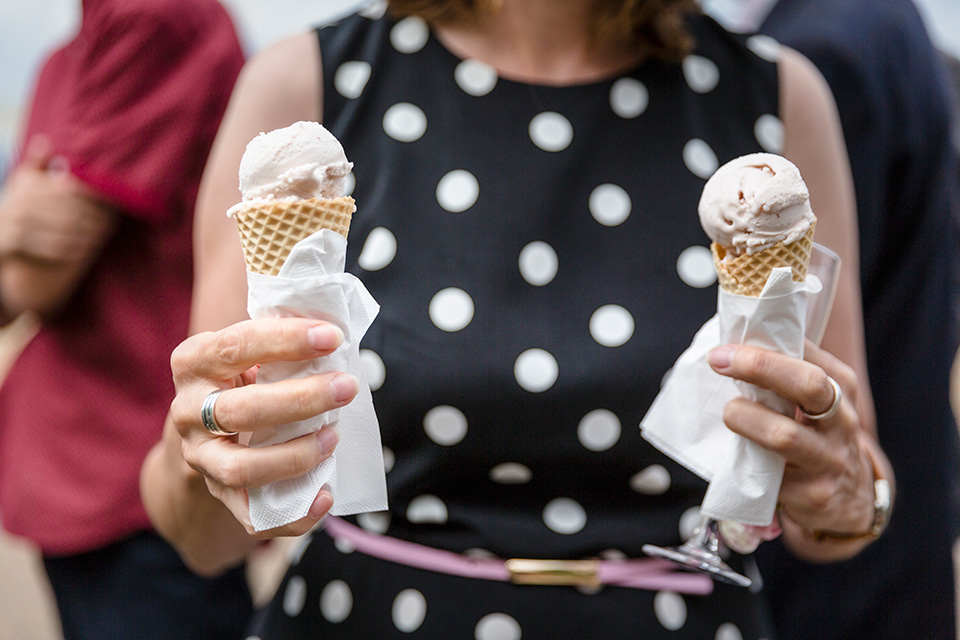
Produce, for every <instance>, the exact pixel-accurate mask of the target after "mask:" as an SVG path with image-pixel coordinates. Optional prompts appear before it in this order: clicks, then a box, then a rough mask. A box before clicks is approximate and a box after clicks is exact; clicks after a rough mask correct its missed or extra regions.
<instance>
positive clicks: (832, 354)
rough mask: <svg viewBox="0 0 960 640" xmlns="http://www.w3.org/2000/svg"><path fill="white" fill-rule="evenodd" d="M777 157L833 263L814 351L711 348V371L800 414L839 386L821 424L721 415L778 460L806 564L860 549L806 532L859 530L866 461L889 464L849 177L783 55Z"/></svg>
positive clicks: (808, 74) (864, 522) (796, 543)
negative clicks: (834, 409)
mask: <svg viewBox="0 0 960 640" xmlns="http://www.w3.org/2000/svg"><path fill="white" fill-rule="evenodd" d="M779 69H780V78H781V82H780V103H781V119H782V120H783V123H784V129H785V139H784V150H783V154H784V155H785V156H786V157H787V158H789V159H790V160H791V161H793V162H794V163H795V164H796V165H797V166H798V167H799V168H800V172H801V174H802V175H803V177H804V180H805V182H806V183H807V186H808V187H809V188H810V200H811V204H812V205H813V209H814V212H815V213H816V215H817V231H816V240H817V241H818V242H820V243H822V244H824V245H826V246H828V247H830V248H831V249H833V250H834V251H836V252H837V253H838V254H839V255H840V257H841V259H842V260H843V268H842V270H841V274H840V281H839V286H838V290H837V295H836V302H835V304H834V308H833V313H832V315H831V318H830V321H829V324H828V326H827V332H826V334H825V335H824V339H823V350H821V349H818V348H816V347H815V346H812V345H808V349H807V351H808V353H807V355H806V357H805V359H806V360H807V362H801V361H798V360H795V359H786V358H784V357H782V356H777V355H775V354H773V355H771V354H770V353H769V352H766V353H764V352H762V351H760V350H756V349H752V348H734V349H732V350H730V351H726V350H723V351H720V352H719V353H718V354H716V355H715V356H714V357H713V359H712V360H711V364H713V365H714V368H715V369H716V370H717V371H719V372H720V373H723V374H724V375H729V376H732V377H735V378H739V379H742V380H746V381H748V382H753V383H756V384H759V385H760V386H764V387H767V388H772V389H775V390H777V391H779V392H780V393H781V395H784V396H785V397H788V398H790V399H792V400H794V401H795V402H796V403H797V404H798V406H800V407H804V408H806V410H807V411H808V412H810V413H817V412H820V411H822V410H824V409H826V407H828V406H830V404H831V402H832V399H833V397H834V392H833V387H832V386H831V385H830V384H829V381H828V380H827V377H826V376H827V375H829V376H830V377H832V378H834V379H835V380H836V381H837V382H839V383H840V386H841V387H842V390H843V398H844V400H843V402H842V404H841V410H840V411H839V412H838V414H837V415H836V416H834V417H831V418H829V419H824V420H819V421H815V420H808V419H805V418H802V417H800V416H799V415H798V416H797V417H796V420H793V419H790V418H788V417H784V416H780V415H779V414H775V413H774V412H771V411H770V410H767V409H766V408H764V407H760V406H759V405H756V404H755V403H750V402H748V401H746V400H743V399H738V400H735V401H733V402H731V403H730V404H729V405H728V406H727V409H726V412H725V415H724V419H725V422H726V423H727V425H728V426H729V427H730V428H731V429H732V430H734V431H736V432H737V433H739V434H741V435H743V436H745V437H748V438H750V439H752V440H754V441H756V442H758V443H760V444H761V445H763V446H765V447H767V448H769V449H771V450H774V451H777V452H779V453H781V454H782V455H784V457H785V458H786V459H787V468H786V470H785V472H784V480H783V485H782V488H781V493H780V497H781V503H782V504H783V509H782V511H781V523H782V525H783V530H784V541H785V543H786V544H787V546H788V547H789V548H790V549H791V550H792V551H793V553H794V554H796V555H797V556H799V557H801V558H804V559H806V560H810V561H814V562H826V561H832V560H840V559H844V558H849V557H851V556H853V555H855V554H856V553H857V552H858V551H860V549H862V548H863V547H864V546H865V545H866V544H867V540H868V539H867V538H861V539H856V540H837V539H833V538H830V539H826V540H822V541H818V540H816V539H814V538H813V537H812V536H811V535H809V532H810V531H814V530H817V529H820V530H829V531H835V532H841V533H857V532H863V531H867V530H868V529H869V528H870V525H871V523H872V520H873V501H874V485H873V483H874V473H873V463H872V461H871V456H870V455H869V454H868V451H867V450H868V449H869V450H870V452H872V454H873V455H872V458H873V459H876V461H877V466H878V469H879V470H880V471H881V473H882V475H883V476H884V477H886V478H887V479H889V480H890V481H891V484H892V480H893V477H892V470H891V468H890V464H889V461H888V460H887V459H886V457H885V456H884V454H883V452H882V451H881V450H880V449H879V447H878V446H877V444H876V439H875V437H874V434H875V432H876V426H875V414H874V409H873V401H872V398H871V396H870V387H869V384H868V378H867V366H866V355H865V347H864V331H863V315H862V309H861V302H860V282H859V260H858V248H857V243H858V239H857V238H858V236H857V221H856V205H855V200H854V194H853V181H852V177H851V174H850V168H849V163H848V160H847V155H846V149H845V147H844V142H843V135H842V132H841V128H840V121H839V117H838V115H837V112H836V105H835V104H834V102H833V98H832V96H831V94H830V91H829V89H828V87H827V84H826V82H825V81H824V80H823V78H822V77H821V76H820V74H819V72H818V71H817V70H816V69H815V68H814V67H813V65H811V64H810V62H809V61H807V60H806V59H805V58H803V57H802V56H801V55H800V54H798V53H796V52H794V51H791V50H789V49H783V53H782V56H781V60H780V65H779Z"/></svg>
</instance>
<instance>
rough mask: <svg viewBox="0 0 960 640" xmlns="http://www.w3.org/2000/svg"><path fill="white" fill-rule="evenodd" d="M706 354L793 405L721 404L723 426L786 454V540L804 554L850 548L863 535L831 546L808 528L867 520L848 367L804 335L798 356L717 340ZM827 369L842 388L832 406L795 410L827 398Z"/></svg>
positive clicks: (866, 461)
mask: <svg viewBox="0 0 960 640" xmlns="http://www.w3.org/2000/svg"><path fill="white" fill-rule="evenodd" d="M708 359H709V362H710V365H711V366H712V367H713V369H714V370H715V371H717V372H718V373H720V374H723V375H726V376H730V377H732V378H736V379H738V380H742V381H744V382H748V383H750V384H754V385H757V386H758V387H763V388H765V389H770V390H772V391H775V392H776V393H778V394H779V395H781V396H783V397H784V398H786V399H787V400H790V401H791V402H794V403H795V404H796V405H797V407H798V409H797V411H796V414H795V415H794V416H784V415H781V414H780V413H777V412H776V411H773V410H772V409H769V408H767V407H765V406H763V405H761V404H758V403H756V402H752V401H750V400H748V399H746V398H743V397H741V398H736V399H734V400H732V401H730V402H729V403H728V404H727V406H726V408H725V410H724V422H725V423H726V425H727V427H728V428H730V429H731V430H732V431H734V432H735V433H738V434H739V435H741V436H743V437H745V438H748V439H750V440H752V441H754V442H756V443H757V444H759V445H761V446H762V447H764V448H766V449H769V450H770V451H774V452H776V453H779V454H780V455H782V456H783V457H784V458H785V459H786V461H787V466H786V469H785V471H784V476H783V483H782V485H781V488H780V502H781V504H782V509H781V511H780V519H781V525H782V526H783V530H784V535H785V539H786V541H787V543H788V545H789V546H790V547H791V548H792V549H793V550H794V551H795V552H797V553H798V554H799V555H801V556H803V557H805V558H806V559H810V560H833V559H840V558H842V557H847V556H850V555H853V554H854V553H856V552H857V551H858V550H859V549H860V548H862V546H864V542H862V541H857V542H856V543H853V542H851V543H843V544H840V545H836V544H834V545H833V546H832V547H831V545H830V543H822V542H817V541H815V540H814V539H813V537H812V536H811V535H810V534H809V533H808V532H812V531H816V530H829V531H837V532H849V533H858V532H864V531H867V530H869V529H870V526H871V525H872V523H873V517H874V508H873V502H874V495H873V494H874V490H873V483H874V474H873V467H872V463H871V461H870V460H871V459H870V457H869V456H868V453H867V451H866V449H865V447H867V446H870V445H869V443H868V438H865V437H864V433H863V432H862V429H861V421H860V417H859V415H858V413H857V410H856V408H855V407H856V406H857V399H858V393H859V391H858V381H857V377H856V374H855V373H854V371H853V369H851V368H850V367H848V366H847V365H845V364H843V363H842V362H841V361H839V360H838V359H837V358H835V357H834V356H832V355H830V354H829V353H827V352H826V351H824V350H822V349H820V348H818V347H817V346H815V345H814V344H813V343H811V342H809V341H808V342H807V343H806V348H805V359H804V360H800V359H798V358H791V357H789V356H785V355H782V354H778V353H775V352H773V351H769V350H766V349H761V348H758V347H749V346H743V345H728V346H724V347H719V348H717V349H714V350H713V351H712V352H711V353H710V355H709V358H708ZM828 376H829V378H833V379H834V380H835V381H836V382H837V383H838V384H839V385H840V389H841V390H842V394H841V395H842V397H841V399H840V405H839V407H838V410H837V411H836V412H835V413H834V414H833V415H831V416H829V417H826V418H823V419H820V420H812V419H809V418H807V417H805V416H804V415H803V412H806V413H807V414H811V415H817V414H822V413H824V412H826V411H827V410H828V409H829V408H830V407H831V406H832V405H833V403H834V400H835V398H836V392H835V390H834V387H833V385H832V384H831V382H830V379H829V378H828ZM881 457H882V455H881ZM841 547H842V548H841Z"/></svg>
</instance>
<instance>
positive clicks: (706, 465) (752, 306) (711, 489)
mask: <svg viewBox="0 0 960 640" xmlns="http://www.w3.org/2000/svg"><path fill="white" fill-rule="evenodd" d="M821 288H822V286H821V284H820V280H819V279H818V278H817V277H816V276H814V275H809V276H808V277H807V281H806V282H794V281H793V278H792V273H791V270H790V268H788V267H781V268H777V269H774V270H773V272H772V273H771V275H770V277H769V279H768V280H767V283H766V285H765V286H764V289H763V291H762V292H761V294H760V297H758V298H752V297H748V296H741V295H737V294H734V293H728V292H726V291H724V290H723V289H722V288H720V289H719V293H718V300H717V314H716V315H715V316H714V317H713V318H711V319H710V320H709V321H708V322H707V323H706V324H705V325H703V327H702V328H701V329H700V330H699V331H698V332H697V334H696V335H695V336H694V338H693V343H692V344H691V345H690V347H689V348H688V349H687V350H686V351H684V352H683V354H682V355H681V356H680V358H679V359H678V360H677V362H676V364H675V365H674V366H673V368H672V369H671V372H670V374H669V376H668V379H667V382H666V383H665V384H664V386H663V388H662V389H661V390H660V394H659V395H658V396H657V398H656V399H655V400H654V402H653V405H652V406H651V407H650V410H649V411H648V412H647V414H646V415H645V416H644V418H643V420H642V421H641V423H640V428H641V435H642V436H643V437H644V438H645V439H646V440H648V441H649V442H650V443H651V444H653V445H654V446H655V447H657V448H658V449H659V450H661V451H663V452H664V453H665V454H667V455H668V456H670V457H671V458H673V459H674V460H676V461H677V462H678V463H680V464H682V465H683V466H684V467H686V468H688V469H690V470H691V471H693V472H694V473H696V474H697V475H699V476H700V477H702V478H704V479H705V480H708V481H709V482H710V484H709V485H708V487H707V493H706V496H704V500H703V504H702V505H701V508H700V513H701V515H705V516H710V517H713V518H716V519H718V520H734V521H737V522H741V523H744V524H750V525H756V526H766V525H769V524H771V522H772V521H773V516H774V512H775V510H776V504H777V496H778V494H779V492H780V482H781V480H782V479H783V469H784V466H785V461H784V459H783V457H782V456H780V455H779V454H776V453H773V452H771V451H768V450H766V449H764V448H763V447H761V446H760V445H758V444H755V443H753V442H751V441H750V440H747V439H746V438H744V437H742V436H740V435H737V434H735V433H734V432H732V431H730V430H729V429H728V428H727V427H726V426H725V425H724V424H723V410H724V407H725V406H726V404H727V402H729V401H730V400H732V399H733V398H735V397H737V396H738V395H744V396H746V397H747V398H750V399H751V400H756V401H758V402H761V403H763V404H765V405H766V406H768V407H770V408H772V409H774V410H776V411H779V412H780V413H783V414H785V415H789V416H793V413H794V411H795V405H794V404H792V403H790V402H788V401H786V400H784V399H783V398H781V397H779V396H778V395H776V394H775V393H773V392H771V391H769V390H766V389H760V388H758V387H756V386H754V385H750V384H746V383H743V382H740V381H734V380H733V379H732V378H728V377H726V376H722V375H720V374H718V373H716V372H715V371H714V370H713V369H711V368H710V365H709V364H708V363H707V359H706V358H707V354H708V353H709V352H710V350H712V349H713V348H714V347H718V346H720V345H724V344H749V345H754V346H759V347H764V348H767V349H772V350H774V351H778V352H780V353H784V354H787V355H791V356H796V357H802V356H803V342H804V332H805V331H804V329H805V326H804V325H805V316H806V305H807V300H808V297H809V296H810V295H813V294H816V293H818V292H819V291H820V290H821Z"/></svg>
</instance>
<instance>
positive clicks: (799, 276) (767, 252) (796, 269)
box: [710, 225, 814, 298]
mask: <svg viewBox="0 0 960 640" xmlns="http://www.w3.org/2000/svg"><path fill="white" fill-rule="evenodd" d="M813 228H814V225H810V229H809V230H808V231H807V232H806V233H805V234H804V235H803V237H802V238H800V239H799V240H796V241H795V242H791V243H790V244H784V243H782V242H778V243H777V244H775V245H773V246H772V247H770V248H769V249H764V250H763V251H758V252H757V253H754V254H753V255H747V254H741V255H739V256H733V255H727V252H726V251H725V250H724V248H723V247H722V246H721V245H719V244H717V243H716V242H714V243H711V245H710V251H711V252H712V253H713V264H714V266H715V267H716V268H717V279H718V280H719V281H720V286H721V287H723V289H724V291H729V292H731V293H736V294H739V295H742V296H750V297H753V298H757V297H759V296H760V292H761V291H763V287H764V285H766V284H767V278H769V277H770V272H771V271H773V270H774V269H775V268H777V267H790V268H792V269H793V280H794V281H795V282H803V281H805V280H806V279H807V267H808V266H809V264H810V253H811V251H813Z"/></svg>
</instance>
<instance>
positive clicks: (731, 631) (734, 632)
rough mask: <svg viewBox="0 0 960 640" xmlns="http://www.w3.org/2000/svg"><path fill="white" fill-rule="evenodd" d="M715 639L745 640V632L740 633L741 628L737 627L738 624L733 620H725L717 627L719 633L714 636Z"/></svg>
mask: <svg viewBox="0 0 960 640" xmlns="http://www.w3.org/2000/svg"><path fill="white" fill-rule="evenodd" d="M714 639H715V640H743V634H742V633H740V629H738V628H737V625H735V624H733V623H732V622H724V623H723V624H722V625H720V626H719V627H717V634H716V635H715V636H714Z"/></svg>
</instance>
